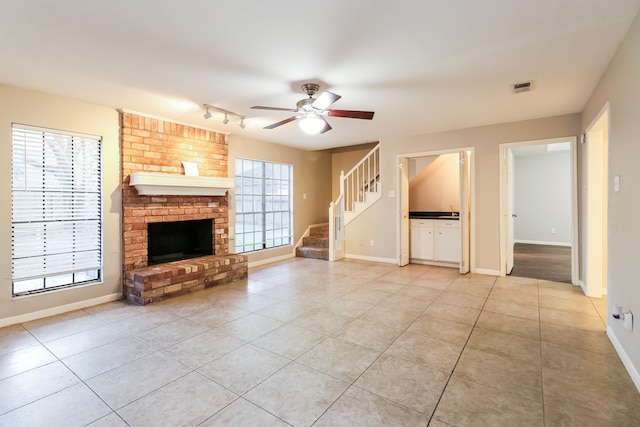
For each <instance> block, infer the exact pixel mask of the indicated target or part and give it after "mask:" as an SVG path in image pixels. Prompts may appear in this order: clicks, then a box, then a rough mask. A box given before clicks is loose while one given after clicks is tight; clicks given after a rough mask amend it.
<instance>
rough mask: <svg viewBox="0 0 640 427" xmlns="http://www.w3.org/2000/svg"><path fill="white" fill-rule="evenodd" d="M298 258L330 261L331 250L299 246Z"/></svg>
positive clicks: (297, 249) (297, 250)
mask: <svg viewBox="0 0 640 427" xmlns="http://www.w3.org/2000/svg"><path fill="white" fill-rule="evenodd" d="M296 256H299V257H303V258H313V259H323V260H326V261H328V260H329V248H314V247H312V246H298V247H297V248H296Z"/></svg>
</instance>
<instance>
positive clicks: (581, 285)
mask: <svg viewBox="0 0 640 427" xmlns="http://www.w3.org/2000/svg"><path fill="white" fill-rule="evenodd" d="M577 285H578V286H580V287H581V288H582V293H583V294H585V295H587V285H586V284H585V283H584V282H583V281H582V280H578V283H577Z"/></svg>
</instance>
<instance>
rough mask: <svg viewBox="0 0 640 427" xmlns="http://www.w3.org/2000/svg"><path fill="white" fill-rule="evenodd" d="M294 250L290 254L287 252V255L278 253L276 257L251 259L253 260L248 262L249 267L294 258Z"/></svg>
mask: <svg viewBox="0 0 640 427" xmlns="http://www.w3.org/2000/svg"><path fill="white" fill-rule="evenodd" d="M295 257H296V255H295V252H294V253H292V254H288V255H280V256H277V257H273V258H267V259H261V260H258V261H253V262H249V264H248V265H249V268H251V267H260V266H261V265H265V264H271V263H273V262H278V261H284V260H286V259H290V258H295Z"/></svg>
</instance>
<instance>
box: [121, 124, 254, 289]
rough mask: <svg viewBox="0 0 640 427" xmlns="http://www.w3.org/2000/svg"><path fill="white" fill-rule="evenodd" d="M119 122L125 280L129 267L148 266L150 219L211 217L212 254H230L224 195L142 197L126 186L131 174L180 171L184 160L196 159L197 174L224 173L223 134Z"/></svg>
mask: <svg viewBox="0 0 640 427" xmlns="http://www.w3.org/2000/svg"><path fill="white" fill-rule="evenodd" d="M120 121H121V123H120V128H121V144H122V147H121V153H122V159H121V163H122V164H121V166H122V168H121V169H122V207H123V209H122V231H123V273H124V275H125V277H124V278H125V281H126V273H127V272H128V271H131V270H135V269H140V268H144V267H147V266H148V264H147V223H149V222H161V221H186V220H192V219H209V218H212V219H213V220H214V221H213V222H214V226H213V242H212V243H213V248H214V253H215V254H216V255H228V253H229V235H228V233H229V222H228V217H229V212H228V198H227V197H228V196H188V197H185V196H140V195H138V193H137V191H136V189H135V188H134V187H130V186H129V179H130V175H131V174H132V173H133V172H160V173H169V174H179V175H182V174H183V173H184V172H183V167H182V162H183V161H187V162H194V163H197V164H198V170H199V173H200V175H201V176H211V177H227V165H228V164H227V162H228V148H229V147H228V143H227V138H226V135H224V134H219V133H216V132H212V131H208V130H204V129H198V128H195V127H191V126H186V125H182V124H177V123H172V122H169V121H164V120H160V119H155V118H149V117H144V116H140V115H136V114H132V113H127V112H122V113H121V115H120ZM245 277H246V275H245ZM125 292H126V285H125Z"/></svg>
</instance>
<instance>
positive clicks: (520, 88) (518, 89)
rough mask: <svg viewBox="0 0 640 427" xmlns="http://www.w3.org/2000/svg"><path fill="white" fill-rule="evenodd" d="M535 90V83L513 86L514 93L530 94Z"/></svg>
mask: <svg viewBox="0 0 640 427" xmlns="http://www.w3.org/2000/svg"><path fill="white" fill-rule="evenodd" d="M532 88H533V82H531V81H529V82H522V83H516V84H514V85H513V86H512V90H513V93H522V92H529V91H530V90H531V89H532Z"/></svg>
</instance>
